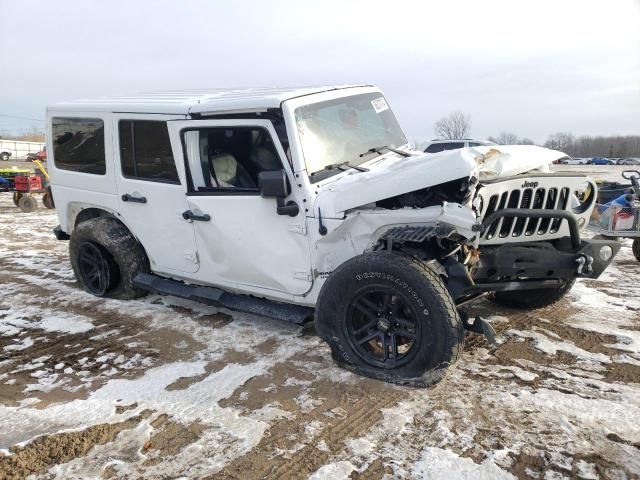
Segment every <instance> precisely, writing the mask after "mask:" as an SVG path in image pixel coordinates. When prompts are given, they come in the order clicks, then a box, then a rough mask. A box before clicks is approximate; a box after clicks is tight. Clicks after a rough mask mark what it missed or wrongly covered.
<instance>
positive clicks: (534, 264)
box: [445, 208, 620, 298]
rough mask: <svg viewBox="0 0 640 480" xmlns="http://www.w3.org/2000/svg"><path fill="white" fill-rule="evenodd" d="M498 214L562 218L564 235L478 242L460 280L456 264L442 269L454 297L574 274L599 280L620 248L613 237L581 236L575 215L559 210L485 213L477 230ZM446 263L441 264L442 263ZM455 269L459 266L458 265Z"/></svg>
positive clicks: (550, 282) (550, 284)
mask: <svg viewBox="0 0 640 480" xmlns="http://www.w3.org/2000/svg"><path fill="white" fill-rule="evenodd" d="M501 217H515V218H521V217H528V218H536V217H537V218H549V219H554V218H561V219H562V220H563V221H564V220H566V221H567V223H568V226H569V234H570V236H569V237H562V238H559V239H555V240H537V241H536V240H534V238H535V236H532V237H533V238H532V239H531V241H529V242H509V239H508V238H505V239H504V241H505V243H502V244H500V245H481V246H480V257H479V260H478V263H477V264H476V265H475V266H474V267H473V268H472V271H471V272H470V273H471V275H470V277H468V278H467V280H466V281H465V280H464V279H463V276H462V275H461V272H457V271H456V270H455V267H453V266H451V267H449V268H447V271H448V274H449V280H454V279H455V281H453V282H451V285H450V287H453V289H451V288H450V290H453V292H452V293H454V296H455V297H456V298H458V297H463V296H467V295H472V294H476V293H482V292H492V291H505V290H531V289H539V288H557V287H560V286H562V285H564V284H565V283H566V282H567V281H569V280H573V279H574V278H598V277H599V276H600V275H601V274H602V272H604V270H605V269H606V268H607V267H608V266H609V264H610V263H611V261H612V260H613V258H614V257H615V255H616V254H617V253H618V251H619V250H620V244H619V243H618V242H616V241H615V240H583V239H581V238H580V229H579V228H578V222H577V220H576V218H575V217H574V216H573V215H572V214H571V213H570V212H567V211H564V210H530V209H518V208H513V209H503V210H500V211H498V212H494V213H492V214H491V215H489V216H487V217H486V218H485V219H484V220H483V222H482V224H479V225H478V230H479V231H484V229H486V228H488V227H489V226H490V225H491V224H493V222H495V221H496V220H498V219H500V218H501ZM445 266H446V265H445ZM458 270H459V269H458Z"/></svg>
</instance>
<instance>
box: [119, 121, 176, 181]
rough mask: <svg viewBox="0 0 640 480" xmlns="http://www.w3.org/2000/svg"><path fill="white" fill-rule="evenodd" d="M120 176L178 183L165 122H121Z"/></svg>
mask: <svg viewBox="0 0 640 480" xmlns="http://www.w3.org/2000/svg"><path fill="white" fill-rule="evenodd" d="M118 131H119V134H120V162H121V163H122V174H123V175H124V176H125V177H127V178H137V179H140V180H149V181H152V182H165V183H177V184H179V183H180V180H179V179H178V172H177V170H176V163H175V161H174V159H173V152H172V150H171V142H170V141H169V130H168V128H167V122H161V121H149V120H120V122H119V123H118Z"/></svg>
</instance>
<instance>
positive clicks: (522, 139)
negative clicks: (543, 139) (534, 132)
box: [520, 137, 536, 145]
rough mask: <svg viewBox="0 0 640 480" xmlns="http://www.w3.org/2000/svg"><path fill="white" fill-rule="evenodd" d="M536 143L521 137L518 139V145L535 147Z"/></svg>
mask: <svg viewBox="0 0 640 480" xmlns="http://www.w3.org/2000/svg"><path fill="white" fill-rule="evenodd" d="M535 144H536V142H534V141H533V140H531V139H530V138H527V137H522V138H521V139H520V145H535Z"/></svg>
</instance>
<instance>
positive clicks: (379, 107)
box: [371, 97, 389, 113]
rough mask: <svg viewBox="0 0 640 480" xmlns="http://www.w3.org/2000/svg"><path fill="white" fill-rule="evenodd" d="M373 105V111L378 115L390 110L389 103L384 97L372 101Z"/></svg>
mask: <svg viewBox="0 0 640 480" xmlns="http://www.w3.org/2000/svg"><path fill="white" fill-rule="evenodd" d="M371 105H373V109H374V110H375V111H376V113H380V112H384V111H385V110H389V105H387V101H386V100H385V99H384V97H380V98H374V99H373V100H371Z"/></svg>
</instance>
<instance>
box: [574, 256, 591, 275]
mask: <svg viewBox="0 0 640 480" xmlns="http://www.w3.org/2000/svg"><path fill="white" fill-rule="evenodd" d="M576 262H577V263H578V275H582V274H583V273H591V272H593V267H592V266H591V264H592V263H593V257H590V256H588V255H580V256H579V257H578V258H576Z"/></svg>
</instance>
